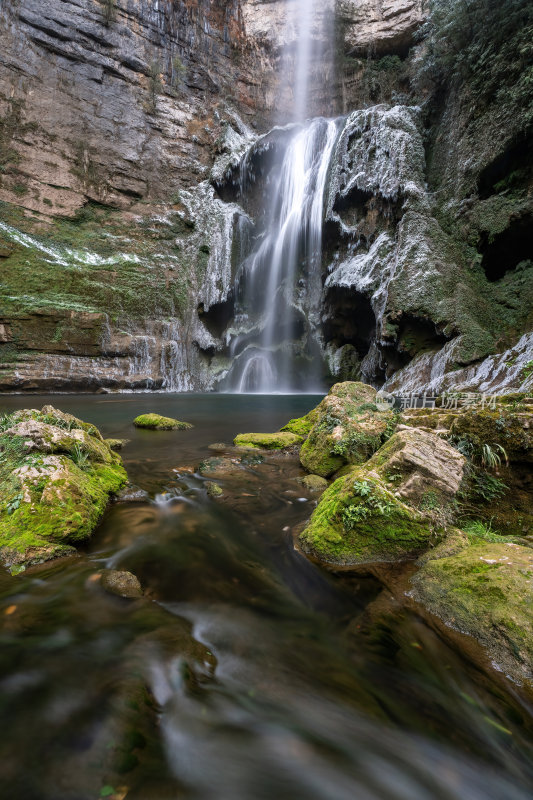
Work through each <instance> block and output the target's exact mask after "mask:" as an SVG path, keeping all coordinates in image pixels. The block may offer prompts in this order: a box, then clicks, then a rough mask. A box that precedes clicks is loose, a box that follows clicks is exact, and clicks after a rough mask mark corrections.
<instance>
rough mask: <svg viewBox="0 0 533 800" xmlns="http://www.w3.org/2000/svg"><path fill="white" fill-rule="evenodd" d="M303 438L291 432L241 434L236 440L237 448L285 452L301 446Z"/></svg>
mask: <svg viewBox="0 0 533 800" xmlns="http://www.w3.org/2000/svg"><path fill="white" fill-rule="evenodd" d="M301 442H302V437H301V436H298V435H297V434H296V433H291V432H290V431H283V432H281V431H280V432H279V433H240V434H239V435H238V436H236V437H235V439H234V444H235V446H236V447H256V448H259V449H261V450H283V449H285V448H286V447H294V446H295V445H298V444H301Z"/></svg>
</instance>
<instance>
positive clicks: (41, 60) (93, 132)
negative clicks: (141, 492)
mask: <svg viewBox="0 0 533 800" xmlns="http://www.w3.org/2000/svg"><path fill="white" fill-rule="evenodd" d="M474 6H475V8H474ZM430 7H431V16H430V18H429V22H428V21H427V19H426V15H427V8H426V4H425V3H422V2H421V0H325V2H324V3H323V4H321V6H320V12H319V14H318V15H317V18H316V21H315V26H314V29H313V36H314V39H315V44H316V52H317V54H319V56H318V55H317V57H316V59H315V60H314V62H313V64H312V67H311V81H310V84H311V85H310V110H309V113H310V115H311V114H312V115H336V114H340V113H345V114H348V113H350V112H353V110H354V109H370V108H371V107H376V110H374V111H368V112H366V111H361V113H360V114H359V116H358V115H357V114H356V115H355V116H353V117H352V118H351V119H350V120H348V123H347V130H352V128H353V130H352V133H351V134H350V133H349V134H347V135H346V136H345V137H344V139H343V140H342V141H341V142H340V145H339V148H338V149H337V154H336V156H335V157H336V159H337V163H339V164H340V162H341V161H342V159H344V158H345V156H346V158H347V159H348V160H347V162H346V164H345V166H344V167H343V169H344V177H343V179H342V180H343V181H344V183H343V182H342V181H340V182H337V184H336V185H335V186H332V188H331V191H330V199H331V203H330V207H329V209H328V215H329V216H328V223H327V226H326V231H325V234H326V247H325V257H324V263H323V278H324V283H325V286H324V294H323V319H322V324H323V345H324V352H325V355H326V356H327V357H328V359H329V365H330V369H331V373H332V375H333V376H334V377H337V378H344V377H350V378H351V377H356V376H357V374H358V371H359V370H360V369H361V368H362V369H363V372H364V374H365V377H366V378H367V379H368V380H373V381H375V382H376V383H379V382H383V381H384V380H388V381H389V384H388V385H390V386H391V387H394V388H398V387H400V386H401V385H404V386H409V387H410V390H414V389H415V388H420V387H425V386H427V385H429V384H431V385H432V386H434V387H439V386H440V387H442V386H445V387H447V388H450V387H453V385H454V376H455V377H456V378H457V381H458V384H457V385H460V386H462V387H467V388H473V387H474V386H475V385H478V384H479V383H480V381H481V377H480V376H482V378H483V380H484V381H485V383H487V380H488V381H489V383H490V385H491V387H492V388H497V386H498V385H501V384H502V381H503V383H505V374H503V377H502V379H501V380H500V379H498V380H499V383H498V381H497V382H496V383H494V381H493V382H492V383H491V381H492V378H491V375H489V374H488V373H487V369H488V366H487V365H488V364H489V361H490V359H492V361H490V363H491V364H492V365H493V366H492V367H491V369H492V371H493V372H494V371H496V372H498V374H500V373H501V371H502V369H503V367H502V366H501V365H502V364H506V363H507V362H506V361H505V357H503V356H502V358H499V357H498V356H497V354H498V353H505V351H506V350H507V349H508V348H513V346H514V345H515V343H516V342H518V341H519V340H520V339H521V337H522V336H523V334H525V333H527V331H529V330H530V329H531V327H532V320H531V318H530V317H528V308H530V307H531V298H530V297H529V295H528V292H529V291H530V290H531V285H532V284H533V281H531V257H532V248H531V220H532V202H533V201H532V182H531V181H532V173H531V169H530V166H528V164H530V161H531V130H532V127H531V126H532V124H533V120H532V118H531V114H530V111H528V109H531V107H533V103H532V102H531V86H532V85H533V81H531V80H530V78H529V77H528V76H530V70H531V51H530V49H529V50H528V41H529V39H528V36H529V33H528V32H530V31H531V30H532V23H531V19H530V16H531V9H530V8H529V10H528V4H527V2H525V0H512V10H511V12H512V13H511V12H510V13H509V14H506V15H505V14H504V15H503V18H502V19H499V17H498V13H499V12H498V4H497V3H496V2H495V0H473V7H472V9H470V6H469V7H468V9H467V10H466V11H465V9H464V8H463V5H462V4H461V3H459V2H455V0H452V2H450V3H448V2H446V3H443V2H441V0H432V3H430ZM478 7H479V8H478ZM465 8H466V7H465ZM0 9H1V14H0V36H1V41H2V49H1V52H0V275H1V279H0V282H1V287H0V388H2V389H8V390H13V389H15V390H41V389H48V388H51V389H78V390H81V389H91V390H94V389H96V388H98V387H107V388H110V389H116V388H167V389H175V390H184V389H208V388H211V387H212V386H213V385H214V384H215V383H216V380H217V378H218V377H219V376H220V375H222V374H224V371H225V370H226V369H227V367H228V355H227V352H226V349H225V341H226V340H225V332H226V331H227V330H228V329H229V328H230V327H231V314H232V297H231V293H232V283H233V280H234V277H235V268H236V263H237V260H238V254H239V248H241V245H242V242H241V241H240V238H239V236H240V234H239V231H240V230H241V228H240V227H239V225H240V222H239V220H240V219H241V218H242V213H243V212H242V210H241V209H240V208H239V207H238V206H236V205H233V203H231V202H223V201H222V199H221V197H225V200H226V201H227V200H228V199H231V198H232V189H231V186H230V185H229V184H228V181H229V182H230V183H231V181H232V177H231V176H232V174H235V170H236V168H237V165H238V163H239V159H240V158H241V157H242V155H243V154H244V153H245V152H246V151H247V149H248V148H249V147H250V145H251V144H252V143H253V141H254V140H255V139H256V138H257V136H258V135H259V134H262V133H265V132H266V131H267V130H268V129H269V128H270V127H271V126H272V125H273V124H275V123H282V124H284V123H285V122H287V121H288V120H289V119H290V117H291V106H292V103H293V98H292V95H291V89H290V85H291V73H292V71H293V69H294V53H295V49H296V40H297V30H298V26H297V21H298V18H297V14H298V4H297V2H296V0H187V1H186V2H173V1H172V0H158V1H157V2H156V1H155V0H83V1H82V0H45V1H44V2H37V0H0ZM469 9H470V10H469ZM464 13H467V15H468V14H469V13H471V14H473V16H472V18H470V17H468V19H463V18H462V17H461V14H464ZM425 20H426V21H425ZM480 20H481V22H480ZM454 26H455V27H454ZM421 27H422V30H423V33H424V39H423V42H422V43H421V44H418V45H416V46H415V44H416V40H417V32H419V31H420V29H421ZM443 31H444V32H445V33H444V34H443ZM447 31H452V35H450V36H448V35H447V33H446V32H447ZM465 31H466V33H465ZM502 37H503V38H502ZM480 54H484V55H483V58H481V56H480ZM280 76H281V79H280ZM415 107H416V108H418V110H416V108H415ZM394 108H396V109H397V110H396V111H394ZM528 114H529V116H528ZM350 126H351V127H350ZM391 148H392V149H391ZM410 153H411V154H412V153H416V159H415V161H416V163H415V164H414V163H411V161H412V159H411V161H410V155H409V154H410ZM343 154H344V155H343ZM350 154H351V155H350ZM348 156H349V157H348ZM333 166H334V165H333ZM232 170H233V173H232ZM406 170H407V171H406ZM333 172H335V170H333ZM391 187H392V188H391ZM234 231H236V235H233V232H234ZM363 273H364V274H363ZM328 276H329V277H328ZM521 342H522V343H523V342H525V345H524V346H522V344H521V345H520V347H519V351H520V353H519V356H517V359H518V361H519V362H520V364H522V362H523V363H524V365H525V366H524V367H521V368H520V370H519V371H518V372H517V371H516V370H511V369H507V368H506V369H507V373H506V374H507V376H511V378H512V381H514V383H512V385H519V384H520V382H521V381H523V379H524V376H525V372H524V370H525V371H526V372H527V370H528V364H529V363H530V361H531V359H532V358H533V354H531V353H530V349H528V348H529V344H528V343H529V342H530V339H529V338H528V337H526V338H525V339H521ZM509 352H511V356H512V357H513V358H514V356H513V353H514V351H509ZM517 352H518V351H517ZM510 358H511V357H510ZM483 359H489V360H486V361H483ZM480 364H481V365H485V366H481V367H480V369H478V368H477V367H478V366H479V365H480ZM485 367H487V368H485ZM515 373H516V374H515ZM491 374H492V373H491ZM444 376H446V378H445V379H444ZM476 376H477V377H476ZM487 385H488V384H487Z"/></svg>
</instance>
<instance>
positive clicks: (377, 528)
mask: <svg viewBox="0 0 533 800" xmlns="http://www.w3.org/2000/svg"><path fill="white" fill-rule="evenodd" d="M433 538H434V537H433V534H432V527H431V524H430V523H429V521H428V520H427V519H426V518H424V516H423V515H422V514H421V513H419V512H418V511H416V510H414V509H412V508H410V507H409V506H407V505H406V504H405V503H403V502H402V501H401V500H399V499H398V498H397V497H395V495H394V494H393V493H392V491H391V490H390V489H389V488H387V486H386V485H385V483H384V482H383V481H382V480H381V478H380V477H379V476H378V475H377V474H376V473H370V472H368V471H367V470H365V469H364V468H361V467H353V468H352V470H351V472H350V473H349V474H348V475H346V476H345V477H343V478H338V479H337V480H336V481H335V482H334V483H333V484H332V485H331V486H330V487H329V489H327V491H325V492H324V494H323V495H322V497H321V499H320V502H319V504H318V506H317V508H316V509H315V511H314V513H313V515H312V517H311V519H310V521H309V523H308V525H307V526H306V528H305V529H304V530H303V531H302V533H301V534H300V543H301V546H302V549H303V550H304V551H305V552H307V553H308V554H309V555H311V556H313V557H315V558H317V559H318V560H320V561H321V562H322V563H325V564H329V565H342V566H357V565H361V564H369V563H379V562H391V561H398V560H403V559H407V558H411V557H413V556H414V555H416V554H418V553H420V552H421V551H422V550H424V549H425V548H427V547H428V546H429V544H430V542H431V541H432V539H433Z"/></svg>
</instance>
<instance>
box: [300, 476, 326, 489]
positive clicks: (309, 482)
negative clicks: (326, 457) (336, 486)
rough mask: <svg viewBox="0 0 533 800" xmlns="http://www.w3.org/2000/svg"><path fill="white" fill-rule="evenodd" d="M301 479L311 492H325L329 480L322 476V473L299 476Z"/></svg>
mask: <svg viewBox="0 0 533 800" xmlns="http://www.w3.org/2000/svg"><path fill="white" fill-rule="evenodd" d="M299 481H300V483H301V484H302V485H303V486H305V488H306V489H309V491H311V492H324V491H325V490H326V489H327V488H328V482H327V480H326V479H325V478H321V477H320V475H305V476H304V477H303V478H299Z"/></svg>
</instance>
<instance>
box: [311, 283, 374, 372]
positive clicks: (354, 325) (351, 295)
mask: <svg viewBox="0 0 533 800" xmlns="http://www.w3.org/2000/svg"><path fill="white" fill-rule="evenodd" d="M324 310H325V313H324V320H325V321H324V324H323V333H324V339H325V341H326V343H329V342H333V343H334V344H335V345H336V346H338V347H341V346H342V345H344V344H351V345H353V346H354V347H355V349H356V350H357V353H358V355H359V357H360V358H364V356H365V355H366V354H367V353H368V351H369V349H370V345H371V342H372V339H373V337H374V334H375V331H376V318H375V316H374V311H373V310H372V306H371V304H370V300H369V299H368V297H366V296H365V295H364V294H361V293H360V292H357V291H355V289H350V288H345V287H338V286H334V287H332V288H330V289H329V290H328V292H327V295H326V301H325V306H324Z"/></svg>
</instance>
